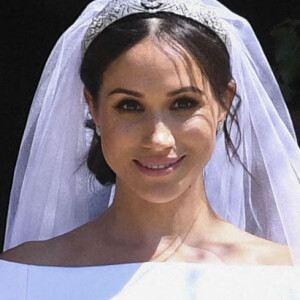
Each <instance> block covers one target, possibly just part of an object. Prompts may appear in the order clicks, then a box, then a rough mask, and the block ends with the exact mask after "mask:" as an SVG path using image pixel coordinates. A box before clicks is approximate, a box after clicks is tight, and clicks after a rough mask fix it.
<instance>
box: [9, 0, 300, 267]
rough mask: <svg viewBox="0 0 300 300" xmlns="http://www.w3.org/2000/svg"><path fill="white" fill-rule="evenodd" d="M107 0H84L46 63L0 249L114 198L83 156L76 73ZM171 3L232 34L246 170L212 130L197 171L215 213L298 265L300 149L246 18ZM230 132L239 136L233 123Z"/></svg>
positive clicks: (82, 219)
mask: <svg viewBox="0 0 300 300" xmlns="http://www.w3.org/2000/svg"><path fill="white" fill-rule="evenodd" d="M119 1H120V2H122V1H123V2H124V1H125V0H119ZM108 2H109V1H105V0H96V1H94V2H92V3H91V4H90V5H89V6H88V7H87V8H86V9H85V10H84V11H83V13H82V14H81V16H80V17H79V18H78V19H77V20H76V21H75V23H74V24H73V25H72V26H71V27H70V28H69V29H68V30H67V31H66V32H65V33H64V34H63V35H62V37H61V38H60V39H59V41H58V42H57V44H56V46H55V47H54V49H53V51H52V53H51V55H50V57H49V59H48V61H47V64H46V66H45V69H44V72H43V74H42V77H41V80H40V83H39V86H38V88H37V91H36V94H35V97H34V100H33V103H32V107H31V111H30V114H29V117H28V121H27V126H26V129H25V132H24V136H23V140H22V144H21V148H20V152H19V157H18V161H17V165H16V169H15V175H14V180H13V187H12V191H11V197H10V206H9V213H8V220H7V229H6V239H5V245H4V249H9V248H12V247H14V246H16V245H19V244H21V243H22V242H25V241H29V240H42V239H47V238H51V237H54V236H57V235H60V234H62V233H65V232H67V231H69V230H72V229H74V228H76V227H79V226H80V225H82V224H85V223H87V222H89V221H91V220H93V219H94V218H96V217H97V216H98V215H100V214H101V213H102V212H103V211H105V209H106V208H107V207H108V206H109V205H110V204H111V202H112V199H113V195H114V187H111V186H106V187H104V186H101V185H100V184H99V183H98V182H97V181H96V179H95V178H94V176H93V175H91V174H90V172H89V171H88V169H87V166H86V164H85V160H86V156H87V152H88V149H89V145H90V143H91V139H92V136H93V132H92V131H91V130H90V129H87V128H86V127H85V121H86V119H87V118H88V117H89V111H88V107H87V105H86V102H85V99H84V97H83V84H82V82H81V80H80V77H79V68H80V64H81V59H82V53H81V47H82V40H83V38H84V36H85V34H86V31H87V29H88V27H89V25H90V24H91V22H92V19H93V18H94V17H95V16H97V15H98V14H99V13H100V12H101V11H102V10H103V8H104V7H105V5H106V4H107V3H108ZM125 2H126V1H125ZM137 2H139V1H138V0H137ZM175 2H178V3H186V4H187V5H190V7H191V8H193V7H194V8H196V7H197V6H198V5H199V3H201V4H202V5H205V6H206V7H207V8H208V9H209V10H212V11H214V12H215V14H216V15H217V16H218V18H219V20H220V21H221V23H222V25H223V27H224V29H225V30H226V32H227V35H228V37H229V39H230V47H228V50H229V54H230V58H231V68H232V74H233V78H234V80H235V81H236V85H237V96H236V97H235V99H234V102H233V104H236V103H237V101H238V100H239V99H241V106H240V109H239V110H238V119H239V124H240V130H241V144H240V147H239V149H238V154H239V157H240V158H241V160H242V161H243V163H244V165H245V167H246V168H247V170H248V171H249V172H250V173H251V174H252V176H249V174H248V173H247V171H246V170H245V168H244V167H243V166H242V164H241V163H240V162H238V161H236V160H232V161H231V162H230V161H229V159H228V156H227V153H226V148H225V142H224V134H223V133H219V134H218V137H217V143H216V148H215V151H214V154H213V156H212V158H211V160H210V162H209V164H208V165H207V167H206V169H205V185H206V189H207V196H208V199H209V201H210V203H211V205H212V207H213V208H214V209H215V211H216V212H217V213H218V214H219V215H220V216H222V217H223V218H224V219H226V220H228V221H229V222H231V223H233V224H235V225H236V226H238V227H240V228H242V229H244V230H246V231H249V232H251V233H253V234H255V235H258V236H261V237H263V238H266V239H270V240H273V241H276V242H280V243H284V244H287V245H288V246H289V249H290V252H291V255H292V259H293V263H294V265H300V150H299V147H298V145H297V141H296V138H295V133H294V129H293V125H292V122H291V119H290V116H289V113H288V111H287V108H286V105H285V102H284V100H283V97H282V95H281V92H280V90H279V87H278V84H277V82H276V79H275V77H274V75H273V73H272V71H271V69H270V66H269V64H268V62H267V60H266V57H265V55H264V53H263V51H262V49H261V46H260V44H259V42H258V41H257V39H256V37H255V35H254V32H253V30H252V29H251V27H250V25H249V24H248V22H247V21H246V20H245V19H243V18H242V17H240V16H238V15H236V14H234V13H233V12H231V11H230V10H229V9H227V8H226V7H225V6H223V5H222V4H220V3H219V2H217V1H215V0H202V1H196V0H189V1H182V0H175ZM229 126H230V124H229ZM231 137H232V139H233V141H235V140H236V139H237V138H238V128H237V127H236V126H235V125H233V126H232V130H231Z"/></svg>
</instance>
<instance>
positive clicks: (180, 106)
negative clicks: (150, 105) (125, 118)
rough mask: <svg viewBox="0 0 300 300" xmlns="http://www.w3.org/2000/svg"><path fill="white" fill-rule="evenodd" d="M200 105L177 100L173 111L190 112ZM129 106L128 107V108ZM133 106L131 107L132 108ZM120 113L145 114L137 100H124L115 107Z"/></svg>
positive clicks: (189, 101) (187, 99) (192, 100)
mask: <svg viewBox="0 0 300 300" xmlns="http://www.w3.org/2000/svg"><path fill="white" fill-rule="evenodd" d="M198 105H199V101H197V100H195V99H192V98H189V97H182V98H178V99H176V100H175V102H174V103H173V104H172V106H171V108H170V109H171V110H190V109H193V108H195V107H197V106H198ZM126 106H127V107H126ZM130 106H131V107H130ZM115 107H116V108H117V109H118V110H119V111H120V112H129V113H134V112H143V111H144V109H143V108H142V106H141V104H139V103H138V101H136V100H131V99H124V100H122V101H121V102H120V103H118V104H117V105H116V106H115Z"/></svg>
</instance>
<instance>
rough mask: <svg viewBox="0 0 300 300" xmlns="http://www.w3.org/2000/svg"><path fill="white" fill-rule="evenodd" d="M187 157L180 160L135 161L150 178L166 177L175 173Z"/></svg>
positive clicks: (151, 159) (152, 159) (153, 159)
mask: <svg viewBox="0 0 300 300" xmlns="http://www.w3.org/2000/svg"><path fill="white" fill-rule="evenodd" d="M184 158H185V156H182V157H180V158H168V159H155V158H150V159H147V160H134V162H135V164H136V166H137V167H138V168H139V170H140V171H141V172H142V173H144V174H146V175H149V176H165V175H169V174H171V173H172V172H174V171H175V170H176V169H177V168H178V167H179V166H180V165H181V163H182V161H183V160H184Z"/></svg>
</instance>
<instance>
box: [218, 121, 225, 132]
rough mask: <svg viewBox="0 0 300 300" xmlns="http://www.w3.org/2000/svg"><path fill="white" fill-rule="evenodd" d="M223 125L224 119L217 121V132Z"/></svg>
mask: <svg viewBox="0 0 300 300" xmlns="http://www.w3.org/2000/svg"><path fill="white" fill-rule="evenodd" d="M223 127H224V121H219V122H218V126H217V132H219V131H220V130H222V129H223Z"/></svg>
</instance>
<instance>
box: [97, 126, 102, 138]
mask: <svg viewBox="0 0 300 300" xmlns="http://www.w3.org/2000/svg"><path fill="white" fill-rule="evenodd" d="M96 133H97V135H98V136H100V135H101V131H100V127H99V126H96Z"/></svg>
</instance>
